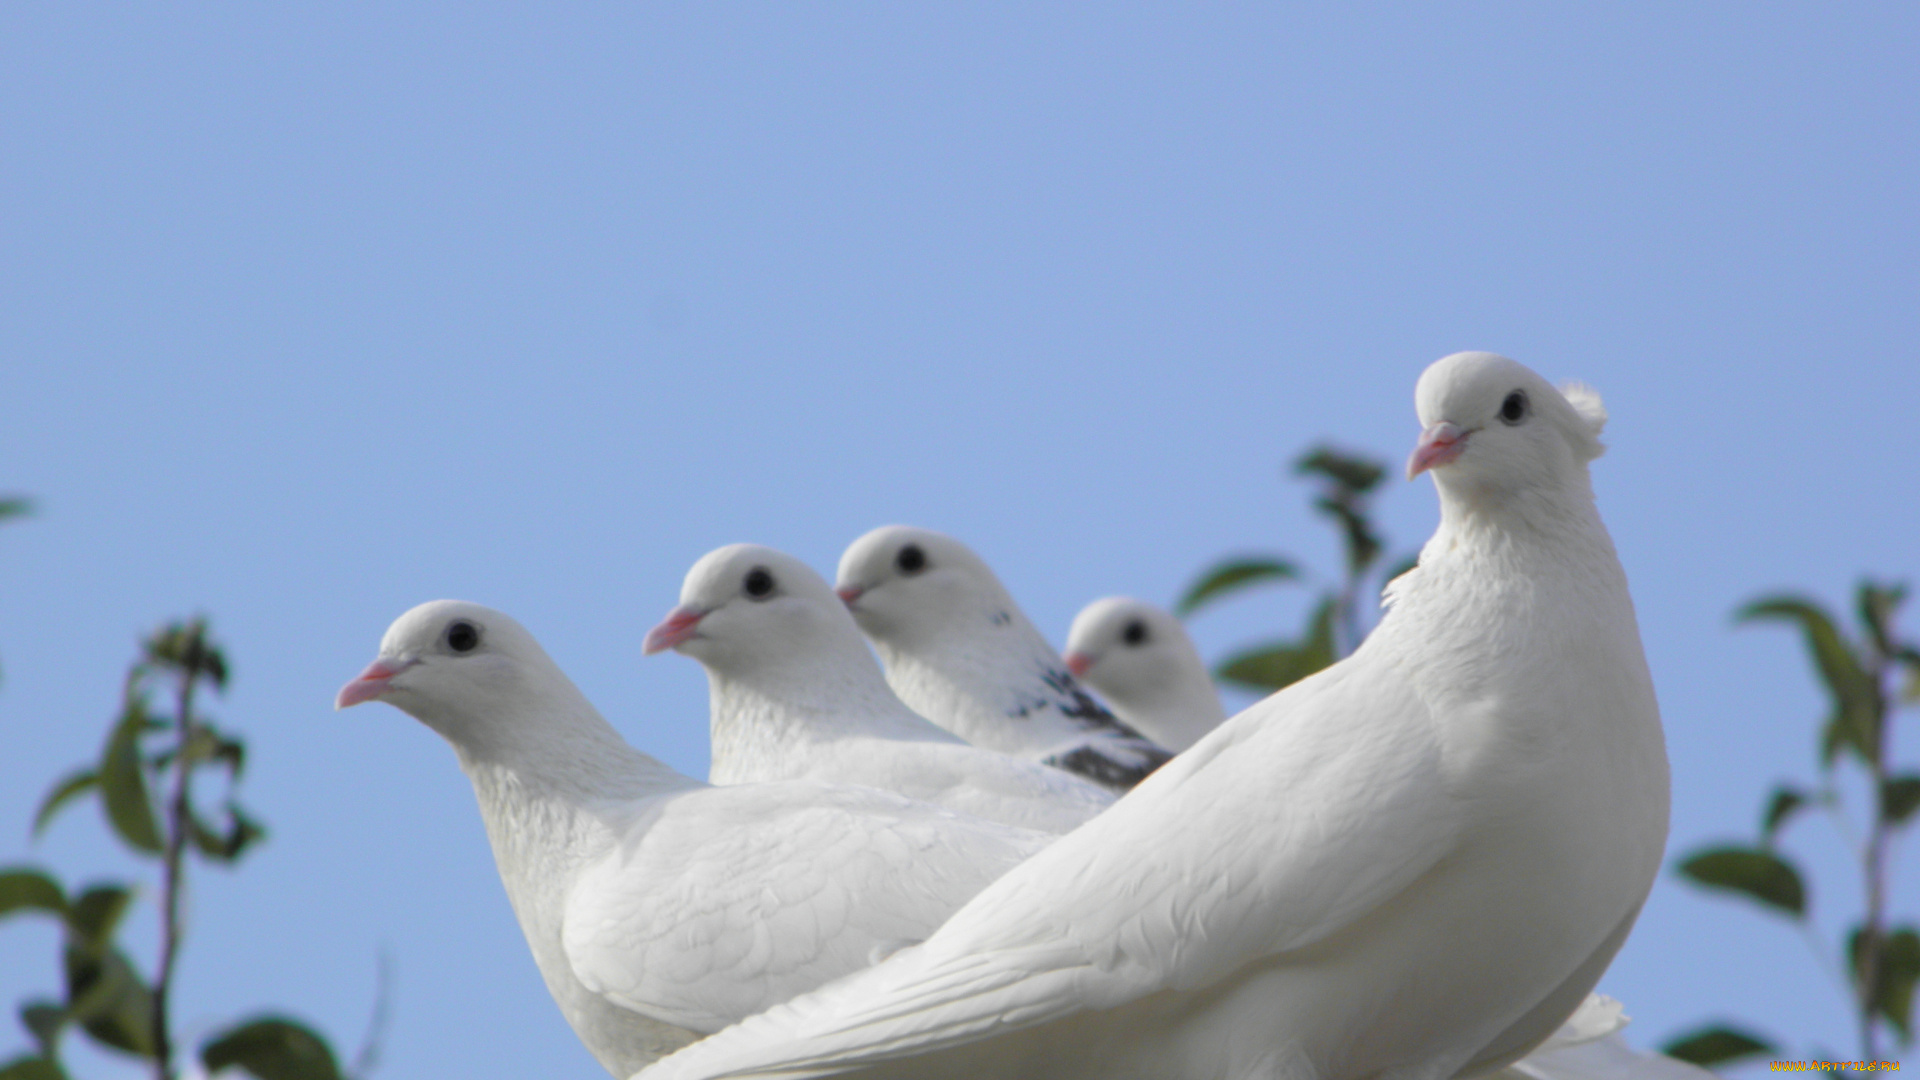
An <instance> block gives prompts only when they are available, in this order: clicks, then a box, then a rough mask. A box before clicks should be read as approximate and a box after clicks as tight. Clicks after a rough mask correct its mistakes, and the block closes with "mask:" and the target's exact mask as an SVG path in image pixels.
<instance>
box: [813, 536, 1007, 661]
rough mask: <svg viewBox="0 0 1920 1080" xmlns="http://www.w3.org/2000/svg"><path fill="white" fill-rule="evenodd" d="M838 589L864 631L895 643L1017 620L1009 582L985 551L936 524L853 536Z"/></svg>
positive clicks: (908, 645) (842, 563)
mask: <svg viewBox="0 0 1920 1080" xmlns="http://www.w3.org/2000/svg"><path fill="white" fill-rule="evenodd" d="M835 587H836V589H837V591H838V592H839V594H840V598H841V599H842V600H843V601H845V602H846V605H847V608H848V610H850V611H852V612H853V618H854V621H856V622H858V623H859V624H860V629H862V630H864V631H866V632H867V634H868V636H870V637H872V638H873V639H874V640H875V641H876V642H879V643H881V644H883V645H888V646H893V647H898V648H904V649H911V648H913V647H915V646H916V645H918V644H921V643H925V642H928V641H931V640H933V639H936V638H939V637H941V636H943V635H945V634H948V633H952V632H955V631H958V632H960V633H966V632H967V630H968V628H969V627H971V626H973V625H974V624H975V623H976V622H977V623H978V624H979V625H980V626H982V627H985V626H989V625H1006V624H1007V623H1008V622H1011V621H1012V620H1013V618H1014V606H1013V600H1012V598H1011V597H1010V596H1009V595H1008V594H1007V590H1006V587H1005V586H1003V585H1001V584H1000V579H999V578H998V577H996V576H995V575H994V573H993V571H992V570H991V569H989V568H988V567H987V564H986V563H985V562H984V561H983V560H982V559H981V558H980V556H978V555H975V554H974V553H973V550H972V549H971V548H969V547H967V545H965V544H963V543H961V542H960V541H958V540H955V539H954V538H953V537H951V536H947V535H946V534H944V533H937V532H934V531H933V530H931V529H916V528H913V527H911V526H907V525H884V526H882V527H880V528H878V529H875V530H873V531H872V532H870V533H868V534H866V535H865V536H862V537H861V538H860V539H858V540H855V541H854V542H853V544H852V545H851V546H849V547H848V548H847V550H846V553H845V554H843V555H841V556H840V575H839V580H838V581H837V582H836V583H835Z"/></svg>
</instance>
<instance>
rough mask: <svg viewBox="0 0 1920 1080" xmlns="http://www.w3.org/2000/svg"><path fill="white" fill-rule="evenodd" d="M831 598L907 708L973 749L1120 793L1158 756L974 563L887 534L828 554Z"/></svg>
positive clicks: (960, 553)
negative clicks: (841, 604)
mask: <svg viewBox="0 0 1920 1080" xmlns="http://www.w3.org/2000/svg"><path fill="white" fill-rule="evenodd" d="M836 585H837V589H838V591H839V593H840V597H841V599H842V600H845V601H846V604H847V608H848V610H850V611H852V612H853V618H854V621H855V622H857V623H859V625H860V629H861V630H864V631H865V632H866V634H867V637H868V638H870V639H872V641H873V646H874V650H875V651H876V652H878V653H879V654H880V659H881V661H882V662H884V663H885V665H886V671H887V682H888V683H889V684H890V685H891V686H892V687H893V689H894V692H895V693H897V694H899V695H900V698H901V700H903V701H905V702H906V703H907V705H908V706H909V707H910V708H912V709H913V711H915V712H917V713H919V714H920V715H922V716H924V717H926V718H927V719H929V720H931V721H933V722H934V723H936V724H939V725H940V726H941V727H943V728H946V729H947V730H948V731H951V732H953V733H954V734H956V735H958V736H960V737H961V738H963V739H965V740H967V741H968V742H970V743H972V744H974V745H975V746H984V747H987V748H989V749H992V750H998V751H1000V752H1001V753H1005V754H1012V755H1014V756H1016V757H1023V758H1028V759H1030V760H1034V761H1039V762H1043V763H1045V764H1048V765H1052V766H1055V767H1056V768H1061V769H1065V770H1067V771H1068V772H1072V773H1078V774H1079V775H1081V776H1084V777H1086V778H1087V779H1089V780H1092V781H1094V782H1095V783H1097V784H1100V785H1102V786H1103V787H1107V788H1110V789H1112V790H1115V791H1126V790H1127V789H1129V788H1131V787H1132V786H1133V785H1135V784H1137V783H1139V782H1140V781H1141V779H1142V778H1144V777H1145V776H1146V775H1147V774H1148V773H1151V772H1152V771H1153V770H1155V769H1157V768H1159V767H1160V766H1161V764H1163V763H1164V762H1165V761H1166V760H1167V759H1168V758H1169V757H1172V756H1173V755H1171V754H1169V753H1168V752H1167V751H1166V750H1165V749H1163V748H1162V747H1159V746H1155V745H1154V744H1153V743H1152V742H1149V741H1148V740H1147V739H1145V738H1142V737H1141V736H1140V734H1139V733H1138V732H1136V731H1134V730H1133V729H1132V728H1130V727H1128V726H1126V725H1125V724H1123V723H1121V722H1120V721H1119V720H1117V719H1115V718H1114V716H1113V714H1112V713H1110V712H1108V711H1107V710H1106V708H1105V707H1103V706H1102V705H1101V704H1100V703H1099V702H1097V701H1095V700H1094V699H1093V698H1092V696H1090V695H1089V694H1087V692H1086V691H1084V690H1082V689H1080V687H1079V685H1078V684H1077V683H1075V682H1074V680H1073V675H1072V673H1071V672H1069V671H1067V666H1066V662H1065V661H1063V660H1062V659H1061V658H1060V654H1059V653H1057V652H1055V651H1054V649H1053V646H1052V645H1049V644H1048V643H1047V639H1046V638H1045V637H1044V636H1042V635H1041V633H1040V631H1039V630H1038V629H1036V628H1035V627H1034V625H1033V623H1032V622H1031V621H1029V620H1028V619H1027V616H1026V615H1025V614H1024V613H1023V612H1022V611H1021V610H1020V608H1019V606H1018V605H1016V604H1015V603H1014V602H1013V597H1012V596H1010V595H1008V593H1007V590H1006V587H1005V586H1003V585H1001V584H1000V579H999V578H998V577H995V576H994V573H993V571H992V570H990V569H988V568H987V564H986V563H985V562H982V561H981V559H980V556H978V555H975V554H974V553H973V551H972V550H971V549H970V548H968V547H967V546H966V545H965V544H962V543H961V542H960V541H958V540H955V539H954V538H953V537H951V536H946V535H944V534H942V533H937V532H934V531H932V530H931V529H915V528H910V527H908V526H905V525H887V526H883V527H881V528H878V529H875V530H873V531H872V532H870V533H868V534H866V535H865V536H862V537H861V538H860V539H858V540H855V541H854V542H853V544H852V546H850V547H848V548H847V550H846V552H845V553H844V554H842V555H841V556H840V574H839V581H838V582H837V583H836Z"/></svg>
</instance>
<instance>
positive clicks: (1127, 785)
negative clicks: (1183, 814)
mask: <svg viewBox="0 0 1920 1080" xmlns="http://www.w3.org/2000/svg"><path fill="white" fill-rule="evenodd" d="M1105 749H1106V748H1104V747H1099V746H1080V747H1076V748H1074V749H1073V750H1070V751H1068V752H1067V753H1064V754H1055V755H1054V756H1052V757H1050V758H1047V759H1046V760H1045V762H1044V764H1047V765H1051V766H1053V767H1054V768H1056V769H1065V770H1066V771H1068V772H1070V773H1073V774H1075V775H1077V776H1084V777H1086V778H1087V779H1089V780H1091V781H1093V782H1094V783H1096V784H1099V785H1101V786H1103V787H1107V788H1111V789H1113V790H1115V791H1130V790H1132V789H1133V786H1134V785H1135V784H1138V783H1139V782H1140V781H1142V780H1145V779H1146V778H1147V777H1148V776H1150V775H1152V774H1153V770H1155V769H1157V768H1159V767H1160V766H1162V765H1165V764H1166V763H1167V762H1169V761H1172V760H1173V755H1172V754H1169V753H1167V752H1166V751H1165V750H1162V749H1160V748H1159V747H1156V746H1153V745H1152V744H1147V745H1145V746H1140V747H1132V746H1129V747H1127V749H1129V750H1133V751H1134V752H1135V753H1137V754H1138V755H1139V759H1140V760H1139V763H1138V764H1135V765H1128V764H1126V763H1124V762H1120V761H1115V760H1114V759H1113V758H1110V757H1108V756H1106V754H1105V753H1104V750H1105Z"/></svg>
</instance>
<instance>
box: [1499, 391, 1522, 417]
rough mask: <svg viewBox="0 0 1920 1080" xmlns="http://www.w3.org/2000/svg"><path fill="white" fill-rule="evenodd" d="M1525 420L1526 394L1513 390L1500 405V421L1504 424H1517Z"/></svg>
mask: <svg viewBox="0 0 1920 1080" xmlns="http://www.w3.org/2000/svg"><path fill="white" fill-rule="evenodd" d="M1526 418H1527V392H1526V391H1525V390H1515V391H1514V392H1513V393H1511V394H1508V395H1507V400H1505V401H1503V402H1501V403H1500V420H1501V422H1503V423H1506V424H1517V423H1519V422H1520V421H1522V420H1525V419H1526Z"/></svg>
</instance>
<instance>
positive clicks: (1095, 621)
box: [1067, 596, 1192, 701]
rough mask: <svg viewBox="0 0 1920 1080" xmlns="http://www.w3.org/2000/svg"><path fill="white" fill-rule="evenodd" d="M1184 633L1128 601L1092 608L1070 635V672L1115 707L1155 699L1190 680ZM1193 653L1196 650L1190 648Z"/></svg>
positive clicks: (1166, 617) (1157, 612) (1149, 608)
mask: <svg viewBox="0 0 1920 1080" xmlns="http://www.w3.org/2000/svg"><path fill="white" fill-rule="evenodd" d="M1187 641H1188V638H1187V631H1186V628H1185V627H1183V626H1181V625H1180V620H1179V619H1176V618H1174V617H1173V615H1172V613H1171V612H1168V611H1164V610H1162V609H1161V608H1158V607H1155V606H1154V605H1152V604H1149V603H1147V602H1146V601H1145V600H1135V599H1133V598H1132V597H1128V596H1109V597H1107V598H1106V599H1104V600H1095V601H1094V602H1093V603H1091V604H1088V605H1087V606H1086V608H1085V609H1083V610H1082V611H1081V612H1080V614H1079V615H1077V616H1075V617H1074V620H1073V629H1071V630H1069V631H1067V670H1068V671H1071V672H1073V674H1074V676H1075V677H1076V678H1078V679H1080V680H1082V681H1084V682H1085V683H1086V684H1087V685H1088V686H1091V687H1093V688H1094V689H1095V690H1097V691H1099V692H1100V693H1101V694H1102V695H1104V696H1105V697H1107V698H1109V699H1112V700H1114V701H1121V700H1129V699H1137V698H1140V697H1142V696H1151V695H1152V693H1153V692H1154V691H1155V690H1156V689H1158V688H1160V687H1162V686H1165V685H1166V684H1167V683H1168V682H1170V681H1172V680H1174V679H1178V678H1181V677H1191V676H1189V675H1188V673H1187V671H1186V670H1185V668H1184V667H1183V665H1182V663H1181V660H1182V655H1181V652H1180V648H1181V646H1182V643H1183V642H1187ZM1186 648H1187V650H1188V651H1191V649H1192V646H1191V645H1190V644H1189V645H1187V646H1186Z"/></svg>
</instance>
